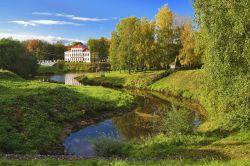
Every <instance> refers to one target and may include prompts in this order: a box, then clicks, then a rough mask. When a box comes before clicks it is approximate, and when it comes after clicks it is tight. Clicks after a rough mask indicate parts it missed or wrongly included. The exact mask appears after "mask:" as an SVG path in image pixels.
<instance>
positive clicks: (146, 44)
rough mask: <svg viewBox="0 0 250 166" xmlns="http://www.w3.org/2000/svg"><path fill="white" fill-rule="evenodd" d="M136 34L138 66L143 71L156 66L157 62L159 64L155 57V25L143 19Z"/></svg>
mask: <svg viewBox="0 0 250 166" xmlns="http://www.w3.org/2000/svg"><path fill="white" fill-rule="evenodd" d="M136 32H137V38H138V39H137V40H138V41H137V44H136V51H137V56H136V66H137V68H139V69H141V70H142V69H144V68H145V67H146V66H148V67H149V68H151V67H153V66H155V62H159V61H158V59H156V56H155V23H154V22H149V21H148V20H147V19H146V18H143V19H141V20H140V24H139V26H137V29H136Z"/></svg>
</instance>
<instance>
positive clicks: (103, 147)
mask: <svg viewBox="0 0 250 166" xmlns="http://www.w3.org/2000/svg"><path fill="white" fill-rule="evenodd" d="M93 143H94V151H95V153H96V155H97V156H100V157H115V156H116V157H124V156H127V155H128V150H127V149H128V146H129V145H128V144H126V143H125V142H123V141H122V140H119V139H117V138H112V137H104V136H102V137H100V138H97V139H96V140H94V141H93Z"/></svg>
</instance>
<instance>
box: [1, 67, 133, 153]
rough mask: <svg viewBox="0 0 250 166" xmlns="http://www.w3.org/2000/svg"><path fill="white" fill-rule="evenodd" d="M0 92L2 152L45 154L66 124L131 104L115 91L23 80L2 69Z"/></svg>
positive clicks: (58, 139)
mask: <svg viewBox="0 0 250 166" xmlns="http://www.w3.org/2000/svg"><path fill="white" fill-rule="evenodd" d="M0 92H1V93H0V124H1V125H0V152H3V153H44V152H47V151H49V150H50V149H51V148H53V146H55V145H56V144H58V143H59V141H60V134H61V133H62V131H63V127H64V125H65V124H66V123H75V122H76V121H77V120H80V119H84V118H85V119H86V118H87V119H91V117H92V116H100V115H101V114H102V113H104V112H107V111H109V112H110V111H113V112H116V111H122V110H129V109H131V107H132V105H133V101H134V98H133V97H132V96H131V95H129V94H127V93H125V92H120V91H117V90H112V89H108V88H103V87H84V86H66V85H61V84H54V83H43V82H38V81H26V80H23V79H22V78H20V77H18V76H16V75H15V74H13V73H11V72H8V71H3V70H0ZM101 116H102V115H101ZM45 140H46V141H45Z"/></svg>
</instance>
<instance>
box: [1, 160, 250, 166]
mask: <svg viewBox="0 0 250 166" xmlns="http://www.w3.org/2000/svg"><path fill="white" fill-rule="evenodd" d="M249 162H250V161H249V160H246V161H239V160H229V161H217V160H213V159H203V160H197V161H194V160H148V161H136V160H135V161H134V160H119V159H117V160H112V161H108V160H79V161H66V160H52V159H46V160H33V161H27V160H26V161H25V160H21V161H15V160H0V165H1V166H2V165H3V166H14V165H19V166H75V165H82V166H142V165H143V166H163V165H167V166H183V165H187V166H189V165H194V166H249Z"/></svg>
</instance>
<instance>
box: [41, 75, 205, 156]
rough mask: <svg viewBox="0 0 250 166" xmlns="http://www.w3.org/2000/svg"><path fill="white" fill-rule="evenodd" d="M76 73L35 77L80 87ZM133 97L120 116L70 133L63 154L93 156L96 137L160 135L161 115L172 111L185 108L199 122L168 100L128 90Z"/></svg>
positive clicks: (121, 138)
mask: <svg viewBox="0 0 250 166" xmlns="http://www.w3.org/2000/svg"><path fill="white" fill-rule="evenodd" d="M79 75H80V74H79V73H68V74H60V75H59V74H56V75H50V76H37V77H36V80H39V81H44V82H57V83H63V84H67V85H77V86H83V85H81V83H79V82H78V81H77V80H75V79H74V78H75V77H77V76H79ZM129 93H131V94H132V95H134V96H135V97H136V103H137V106H136V108H135V109H134V110H132V111H131V112H128V113H124V114H123V115H122V116H118V117H112V118H109V119H105V120H103V121H101V122H99V123H96V124H93V125H90V126H87V127H84V128H82V129H80V130H78V131H76V132H73V133H71V134H70V135H69V136H68V137H67V138H66V139H65V141H64V147H65V153H66V154H69V155H79V156H86V157H89V156H94V155H95V153H94V149H93V147H94V145H93V140H95V139H97V138H99V137H110V138H113V139H119V140H124V141H129V140H138V139H143V138H146V137H148V136H153V135H155V134H157V133H159V126H160V121H161V119H162V117H164V116H163V115H164V114H165V113H166V112H168V111H173V110H174V109H175V110H176V109H177V110H178V109H188V110H190V111H192V112H193V113H194V116H193V120H192V121H193V124H194V126H196V127H197V126H199V124H200V120H199V118H198V116H197V115H196V113H195V112H196V111H195V110H192V109H190V108H186V107H183V106H180V105H178V104H176V103H172V102H170V101H166V100H162V99H160V98H158V97H156V96H155V95H153V94H152V93H149V92H146V91H139V90H133V91H129Z"/></svg>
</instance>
